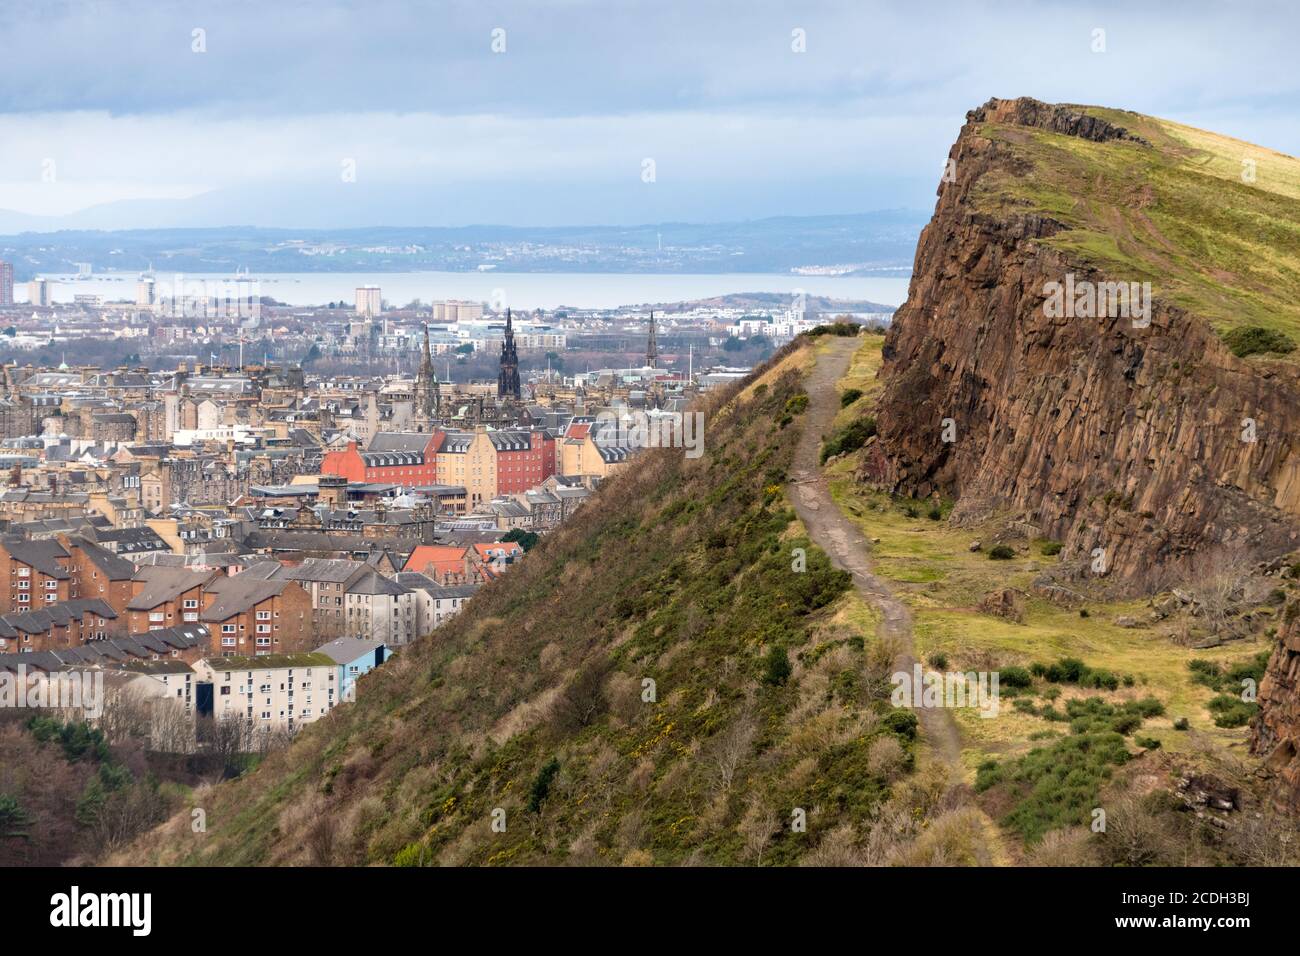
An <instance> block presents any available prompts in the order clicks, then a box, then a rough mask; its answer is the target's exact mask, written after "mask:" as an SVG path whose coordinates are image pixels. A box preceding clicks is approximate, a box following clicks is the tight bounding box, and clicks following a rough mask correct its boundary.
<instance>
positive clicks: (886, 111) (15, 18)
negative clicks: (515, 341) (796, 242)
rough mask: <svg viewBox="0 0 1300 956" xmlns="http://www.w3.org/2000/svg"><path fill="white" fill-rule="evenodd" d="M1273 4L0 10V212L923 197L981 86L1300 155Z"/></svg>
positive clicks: (33, 5) (131, 5) (336, 217)
mask: <svg viewBox="0 0 1300 956" xmlns="http://www.w3.org/2000/svg"><path fill="white" fill-rule="evenodd" d="M1289 6H1290V5H1288V4H1287V3H1281V2H1279V3H1275V4H1266V3H1259V4H1235V5H1229V4H1224V3H1195V2H1192V3H1187V2H1183V3H1177V4H1174V3H1166V4H1154V3H1153V4H1146V5H1144V4H1140V3H1133V2H1125V3H1116V4H1110V3H1098V4H1092V5H1081V4H1078V3H1068V4H1067V3H1052V2H1018V3H1017V2H1010V3H996V4H994V3H989V4H980V3H976V2H970V0H963V2H958V3H952V4H943V3H932V2H925V3H918V2H907V3H888V4H875V3H868V2H852V0H844V2H829V0H827V2H786V3H769V2H764V0H747V2H744V3H725V2H714V3H710V2H707V0H684V2H676V0H644V2H643V0H623V2H620V0H553V2H547V3H541V2H538V3H526V2H509V3H507V2H492V0H486V2H484V0H477V2H463V3H456V2H453V3H445V2H431V0H424V2H407V3H396V2H384V0H357V2H345V0H311V2H283V0H259V2H242V0H235V2H206V3H204V2H188V0H179V2H160V0H153V2H147V3H146V2H135V0H122V2H112V0H101V2H95V3H87V2H28V0H3V3H2V4H0V210H13V211H17V212H19V213H23V214H26V215H28V216H36V217H59V216H65V215H67V214H69V213H74V212H76V211H78V210H84V209H86V208H87V207H93V206H97V205H100V204H104V203H114V205H112V206H109V207H107V208H104V209H99V210H95V211H93V212H92V213H90V214H82V215H81V216H80V217H74V218H72V219H63V220H60V219H53V218H46V219H41V220H39V221H36V222H35V224H36V225H39V226H48V225H59V224H65V225H66V224H84V223H87V222H89V223H91V224H94V225H97V226H100V227H104V228H114V227H136V226H144V225H167V226H177V225H187V224H188V225H221V224H255V225H279V226H289V227H308V226H319V227H323V226H359V225H379V224H388V225H419V224H429V225H461V224H469V223H508V224H519V225H545V224H552V225H559V224H585V223H591V224H595V223H632V222H654V221H664V220H685V221H711V220H720V219H751V218H760V217H765V216H774V215H817V214H826V213H839V212H863V211H868V210H872V209H879V208H895V207H909V208H917V209H929V208H930V207H931V205H932V204H933V194H934V187H935V184H936V182H937V180H938V176H939V172H940V164H941V162H942V160H943V157H944V156H945V155H946V153H947V149H948V146H949V145H950V144H951V142H952V139H953V137H954V136H955V135H956V133H957V130H958V128H959V127H960V125H961V123H962V121H963V118H964V114H965V111H966V110H968V109H970V108H972V107H974V106H977V105H978V104H980V103H982V102H984V101H985V100H986V99H988V98H989V97H990V96H1004V97H1010V96H1018V95H1032V96H1036V97H1038V98H1040V99H1044V100H1049V101H1061V102H1084V103H1097V104H1104V105H1109V106H1115V107H1122V108H1127V109H1135V110H1139V111H1141V112H1146V113H1153V114H1156V115H1160V116H1165V117H1169V118H1171V119H1175V120H1179V121H1181V122H1186V123H1190V124H1193V125H1197V126H1202V127H1208V128H1211V129H1214V130H1217V131H1220V132H1224V133H1227V134H1230V135H1233V136H1237V137H1240V138H1242V139H1246V140H1250V141H1253V142H1256V143H1260V144H1262V145H1265V146H1270V147H1272V148H1274V149H1279V150H1281V151H1283V152H1287V153H1291V154H1297V153H1300V122H1298V121H1297V120H1298V119H1300V117H1297V107H1296V104H1297V103H1298V102H1300V69H1297V68H1296V56H1295V51H1294V45H1295V39H1296V37H1297V36H1300V14H1297V12H1295V10H1293V9H1290V8H1289ZM1099 29H1100V30H1104V31H1105V52H1093V49H1092V48H1093V46H1094V44H1095V40H1094V31H1095V30H1099ZM495 30H502V31H504V35H503V37H502V35H501V34H497V40H496V45H497V46H498V47H500V46H501V44H502V42H504V51H503V52H494V50H493V44H494V34H493V31H495ZM796 30H799V31H803V34H802V35H803V36H804V37H805V40H804V43H805V45H806V52H796V51H795V50H794V49H793V48H792V47H793V46H795V45H797V41H796V38H795V34H794V31H796ZM196 31H201V32H198V33H196ZM196 48H202V49H203V52H195V50H196ZM648 159H649V160H653V162H654V168H653V172H654V181H653V182H646V181H645V178H646V177H645V174H644V170H645V169H646V163H645V161H646V160H648ZM352 169H355V176H354V177H351V178H354V179H355V181H347V180H348V179H349V178H350V177H349V176H348V175H347V173H348V172H349V171H350V170H352ZM51 179H52V180H53V181H49V180H51ZM190 197H198V198H190Z"/></svg>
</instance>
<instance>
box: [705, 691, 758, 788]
mask: <svg viewBox="0 0 1300 956" xmlns="http://www.w3.org/2000/svg"><path fill="white" fill-rule="evenodd" d="M756 733H757V731H756V728H755V727H754V719H753V717H752V715H751V714H750V712H749V711H748V710H746V711H744V712H742V713H741V714H740V715H739V716H738V717H737V718H736V719H735V720H734V721H732V724H731V726H730V727H728V728H727V729H726V731H724V732H723V733H722V735H721V736H720V737H719V738H718V740H717V742H716V743H715V744H714V745H713V747H712V748H711V752H710V754H709V759H710V762H711V763H712V764H713V769H714V771H715V772H716V774H717V788H718V789H719V790H721V791H722V792H723V793H727V792H729V791H730V790H731V786H732V784H733V783H734V782H735V779H736V771H737V770H739V769H740V765H741V763H742V762H744V760H745V758H746V757H748V756H749V751H750V747H751V746H753V743H754V735H755V734H756Z"/></svg>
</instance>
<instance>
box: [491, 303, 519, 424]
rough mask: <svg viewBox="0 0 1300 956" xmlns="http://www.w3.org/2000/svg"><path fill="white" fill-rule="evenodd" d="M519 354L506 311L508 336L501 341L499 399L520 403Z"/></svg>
mask: <svg viewBox="0 0 1300 956" xmlns="http://www.w3.org/2000/svg"><path fill="white" fill-rule="evenodd" d="M521 394H522V392H521V389H520V386H519V354H518V353H517V352H516V351H515V330H514V324H513V322H512V320H511V317H510V310H509V309H506V334H505V338H504V339H502V341H501V371H500V372H499V373H498V374H497V398H499V399H502V398H503V399H506V400H508V401H510V400H513V401H519V399H520V397H521Z"/></svg>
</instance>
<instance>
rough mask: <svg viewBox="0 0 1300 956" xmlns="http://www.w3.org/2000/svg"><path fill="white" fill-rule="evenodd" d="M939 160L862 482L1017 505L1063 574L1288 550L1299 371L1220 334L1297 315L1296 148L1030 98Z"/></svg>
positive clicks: (1281, 327)
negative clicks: (1056, 546) (1054, 544)
mask: <svg viewBox="0 0 1300 956" xmlns="http://www.w3.org/2000/svg"><path fill="white" fill-rule="evenodd" d="M949 159H950V163H949V166H948V170H949V175H946V176H945V177H944V179H945V181H944V182H943V183H941V185H940V188H939V193H938V196H939V198H938V203H937V206H936V209H935V213H934V217H933V219H932V221H931V222H930V224H929V225H928V226H927V227H926V228H925V230H924V232H923V233H922V236H921V240H920V243H919V245H918V248H917V253H916V260H915V266H914V272H913V278H912V282H911V287H910V291H909V295H908V299H907V302H906V303H905V304H904V305H903V307H902V308H901V309H900V310H899V311H898V313H897V315H896V318H895V321H894V324H893V327H892V329H891V330H890V332H889V335H888V338H887V341H886V345H885V362H884V365H883V368H882V371H881V375H882V378H883V382H884V393H883V399H882V402H881V406H880V410H879V414H878V421H879V440H878V441H877V442H876V443H874V445H873V446H871V447H870V448H869V450H868V454H867V455H866V456H865V458H864V464H863V470H862V473H861V477H862V478H863V479H864V480H868V481H872V482H874V483H878V484H881V485H883V486H885V487H887V488H889V489H890V490H892V491H895V492H899V493H903V494H910V495H916V496H928V495H932V494H935V493H938V494H940V495H943V496H946V497H951V498H955V499H956V500H957V505H956V509H955V511H954V515H955V520H957V521H961V520H962V518H963V517H964V516H970V515H974V514H984V513H988V512H992V511H998V510H1002V509H1005V510H1007V511H1008V512H1012V513H1015V514H1018V515H1022V516H1023V517H1024V518H1026V519H1027V520H1029V521H1030V522H1032V523H1033V524H1034V525H1036V526H1037V527H1038V528H1039V529H1040V531H1041V533H1042V534H1043V536H1045V537H1048V538H1052V539H1055V540H1059V541H1061V542H1062V543H1063V545H1064V548H1063V550H1062V565H1061V568H1060V569H1058V572H1059V573H1065V572H1069V573H1072V574H1075V575H1087V574H1090V573H1091V570H1092V567H1091V556H1092V555H1093V554H1094V549H1102V550H1103V551H1104V559H1105V567H1106V575H1107V577H1108V578H1109V580H1110V581H1111V582H1112V584H1113V585H1116V586H1118V588H1119V589H1120V590H1124V591H1129V592H1137V591H1141V590H1144V589H1149V588H1152V587H1155V586H1159V585H1167V584H1170V583H1174V582H1176V581H1178V580H1180V579H1184V578H1187V577H1191V576H1195V575H1196V574H1198V571H1201V570H1203V569H1204V568H1206V567H1207V566H1209V564H1211V563H1213V562H1215V561H1222V560H1247V559H1250V560H1253V559H1258V558H1264V557H1271V556H1276V555H1280V554H1283V553H1286V552H1289V551H1291V550H1293V549H1295V548H1296V547H1297V545H1298V544H1300V453H1298V450H1300V381H1298V370H1297V366H1296V365H1295V364H1294V363H1293V362H1292V361H1291V359H1290V358H1289V357H1287V356H1285V355H1281V354H1272V355H1254V356H1250V357H1247V358H1239V357H1238V356H1237V355H1235V354H1234V353H1233V352H1232V351H1231V350H1230V349H1229V348H1228V347H1227V345H1225V342H1224V339H1223V338H1222V335H1223V334H1224V333H1229V332H1231V330H1233V329H1242V328H1250V329H1251V330H1252V334H1253V333H1254V332H1255V331H1258V330H1260V329H1262V330H1265V331H1266V332H1268V333H1276V334H1280V335H1281V336H1289V335H1291V334H1293V333H1294V332H1295V331H1296V330H1297V329H1300V294H1297V293H1300V191H1298V190H1297V186H1296V184H1297V182H1300V180H1298V179H1297V178H1296V174H1297V172H1300V162H1297V161H1296V160H1295V159H1293V158H1291V157H1287V156H1282V155H1281V154H1277V153H1271V152H1269V151H1267V150H1263V149H1260V148H1259V147H1254V146H1250V145H1249V144H1245V143H1240V142H1238V141H1235V140H1229V139H1227V138H1224V137H1218V136H1215V135H1214V134H1209V133H1205V132H1202V131H1199V130H1193V129H1191V128H1188V127H1183V126H1179V125H1177V124H1173V123H1169V122H1167V121H1163V120H1157V119H1154V118H1151V117H1145V116H1140V115H1138V114H1134V113H1124V112H1120V111H1114V110H1102V109H1098V108H1094V107H1076V106H1056V105H1049V104H1044V103H1039V102H1037V101H1035V100H1030V99H1017V100H996V99H995V100H990V101H989V102H988V103H987V104H985V105H984V106H983V107H980V108H979V109H976V110H973V111H971V112H970V113H969V114H967V121H966V124H965V126H964V127H963V128H962V130H961V133H960V135H959V136H958V138H957V142H956V144H955V145H954V146H953V148H952V150H951V152H950V154H949ZM1247 171H1249V175H1247ZM1247 180H1249V181H1247ZM1117 283H1123V286H1120V285H1117ZM1057 284H1059V285H1057ZM1144 284H1148V285H1144ZM1147 290H1149V295H1148V294H1146V293H1147ZM1085 292H1086V293H1089V294H1092V293H1094V292H1095V293H1096V294H1097V295H1098V296H1101V297H1103V300H1104V301H1098V299H1096V298H1089V295H1085ZM1120 292H1123V293H1125V294H1128V293H1131V297H1130V298H1129V299H1127V300H1125V299H1124V298H1122V297H1120V295H1119V293H1120ZM1107 293H1109V296H1107ZM1239 351H1246V350H1239ZM945 426H947V427H946V429H945ZM945 432H946V433H945ZM945 439H950V440H945Z"/></svg>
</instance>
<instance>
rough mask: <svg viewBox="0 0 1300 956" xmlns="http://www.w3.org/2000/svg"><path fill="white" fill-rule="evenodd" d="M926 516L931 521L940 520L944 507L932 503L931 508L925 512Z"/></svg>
mask: <svg viewBox="0 0 1300 956" xmlns="http://www.w3.org/2000/svg"><path fill="white" fill-rule="evenodd" d="M925 516H926V517H927V518H929V519H930V520H931V521H938V520H939V519H940V518H942V517H943V509H942V508H940V507H939V506H938V505H931V506H930V510H929V511H927V512H926V513H925Z"/></svg>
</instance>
